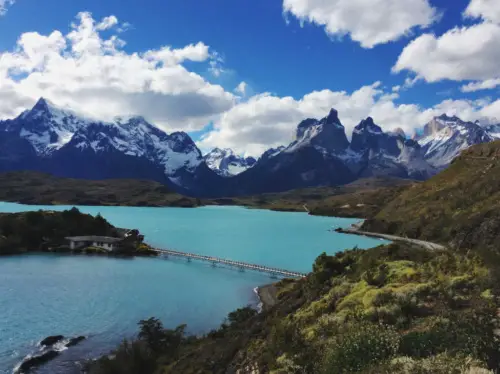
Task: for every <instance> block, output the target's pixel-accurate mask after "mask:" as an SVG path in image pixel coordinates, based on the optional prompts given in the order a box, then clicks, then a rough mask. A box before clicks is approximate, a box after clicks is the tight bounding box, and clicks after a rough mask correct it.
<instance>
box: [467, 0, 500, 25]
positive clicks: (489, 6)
mask: <svg viewBox="0 0 500 374" xmlns="http://www.w3.org/2000/svg"><path fill="white" fill-rule="evenodd" d="M464 15H465V16H467V17H472V18H483V19H485V20H488V21H492V22H497V23H500V1H498V0H471V2H470V4H469V6H468V7H467V9H466V10H465V12H464Z"/></svg>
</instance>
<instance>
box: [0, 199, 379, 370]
mask: <svg viewBox="0 0 500 374" xmlns="http://www.w3.org/2000/svg"><path fill="white" fill-rule="evenodd" d="M68 208H69V207H65V206H57V207H54V206H48V207H47V206H24V205H19V204H12V203H0V212H20V211H27V210H38V209H49V210H64V209H68ZM79 209H80V210H81V211H83V212H86V213H90V214H94V215H95V214H97V213H101V214H102V215H103V216H104V217H105V218H106V219H108V220H109V221H110V222H111V223H112V224H114V225H115V226H118V227H126V228H137V229H139V230H140V231H141V232H142V233H143V234H144V235H145V236H146V241H147V242H148V243H150V244H153V245H155V246H158V247H164V248H170V249H176V250H180V251H188V252H194V253H200V254H204V255H211V256H216V257H223V258H228V259H233V260H240V261H247V262H252V263H257V264H261V265H268V266H274V267H279V268H284V269H287V270H296V271H303V272H307V271H309V270H310V269H311V265H312V262H313V261H314V259H315V258H316V257H317V256H318V255H319V254H320V253H322V252H327V253H335V252H337V251H340V250H343V249H345V248H352V247H354V246H358V247H360V248H368V247H372V246H374V245H377V244H380V243H381V241H379V240H376V239H370V238H364V237H357V236H349V235H342V234H337V233H334V232H331V231H328V230H329V229H331V228H332V227H338V226H343V227H346V226H348V225H350V224H351V223H353V222H355V220H352V219H343V218H331V217H314V216H308V215H307V214H305V213H281V212H271V211H266V210H251V209H244V208H239V207H203V208H196V209H180V208H179V209H178V208H135V207H79ZM82 234H85V233H82ZM270 282H271V280H270V278H269V276H267V275H264V274H260V273H254V272H249V271H247V272H244V273H240V272H238V271H235V270H232V269H227V268H221V267H217V268H212V267H211V266H210V265H209V264H204V263H197V262H192V263H187V262H186V261H183V260H165V259H159V258H158V259H142V258H141V259H131V260H124V259H112V258H102V257H86V256H70V255H24V256H13V257H4V258H0V308H1V313H0V373H2V374H4V373H11V372H12V369H13V367H14V366H15V365H16V364H17V363H18V362H19V361H21V360H22V358H23V357H25V356H26V355H27V354H29V353H31V352H33V351H34V350H36V344H37V342H39V341H40V340H41V339H42V338H44V337H46V336H48V335H55V334H63V335H67V336H77V335H85V336H88V337H89V339H88V340H87V341H85V342H84V343H82V344H81V345H78V346H76V347H73V348H71V349H69V350H67V351H64V352H63V353H62V354H61V355H60V356H59V357H58V358H57V359H56V360H54V361H53V362H51V363H50V364H48V365H46V366H44V367H43V368H41V369H40V370H38V373H42V374H49V373H50V374H57V373H72V372H74V371H75V370H76V369H75V368H76V367H77V366H76V365H75V362H77V361H78V360H80V359H81V358H82V357H84V358H85V357H88V358H91V357H95V356H96V355H99V354H102V353H104V352H108V351H109V350H110V349H112V348H113V347H115V346H116V344H117V343H119V342H120V341H121V340H122V339H123V338H124V337H130V336H132V335H133V334H134V333H136V330H137V329H136V325H137V322H138V321H139V320H140V319H144V318H149V317H151V316H155V317H158V318H160V319H162V321H163V322H164V324H165V325H166V326H167V327H175V326H177V325H178V324H181V323H187V324H188V327H189V331H190V332H191V333H203V332H206V331H208V330H210V329H212V328H215V327H217V326H218V325H219V324H220V323H221V322H222V321H223V319H224V317H225V316H226V315H227V314H228V313H229V312H230V311H232V310H234V309H236V308H238V307H241V306H244V305H247V304H256V303H257V299H256V297H255V294H254V292H253V289H254V288H255V287H256V286H259V285H263V284H267V283H270Z"/></svg>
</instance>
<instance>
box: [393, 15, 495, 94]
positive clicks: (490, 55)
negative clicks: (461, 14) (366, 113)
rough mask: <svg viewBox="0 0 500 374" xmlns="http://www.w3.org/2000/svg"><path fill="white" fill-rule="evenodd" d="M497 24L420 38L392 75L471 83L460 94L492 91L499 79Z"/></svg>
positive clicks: (430, 80)
mask: <svg viewBox="0 0 500 374" xmlns="http://www.w3.org/2000/svg"><path fill="white" fill-rule="evenodd" d="M498 61H500V25H496V24H494V23H490V22H484V23H480V24H477V25H473V26H470V27H462V28H459V27H456V28H454V29H452V30H449V31H448V32H446V33H445V34H444V35H442V36H440V37H437V36H435V35H432V34H425V35H422V36H420V37H418V38H416V39H415V40H413V41H412V42H411V43H410V44H408V45H407V46H406V47H405V48H404V50H403V52H402V53H401V55H400V56H399V58H398V61H397V63H396V65H395V66H394V67H393V71H394V72H401V71H403V70H408V71H411V72H414V73H416V74H417V79H418V78H421V79H425V80H426V81H427V82H438V81H441V80H446V79H449V80H454V81H463V80H473V81H480V82H483V83H478V82H475V83H473V84H472V85H470V87H469V86H466V87H469V88H465V90H464V91H467V90H475V89H476V88H477V87H482V88H480V89H486V88H492V87H494V86H492V82H494V81H496V80H498V79H500V70H499V68H498Z"/></svg>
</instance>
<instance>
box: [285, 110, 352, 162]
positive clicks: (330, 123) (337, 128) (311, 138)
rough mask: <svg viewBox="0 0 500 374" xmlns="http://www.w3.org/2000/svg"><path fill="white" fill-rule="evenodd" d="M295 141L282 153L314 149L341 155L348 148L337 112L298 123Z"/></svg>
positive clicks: (333, 111)
mask: <svg viewBox="0 0 500 374" xmlns="http://www.w3.org/2000/svg"><path fill="white" fill-rule="evenodd" d="M296 134H297V136H296V140H295V141H294V142H293V143H292V144H290V145H289V146H288V147H287V148H286V149H285V150H284V152H294V151H296V150H297V149H300V148H303V147H308V146H312V147H316V148H317V149H318V150H319V151H321V152H324V153H331V154H334V153H342V152H344V151H345V150H346V149H347V148H348V147H349V141H348V140H347V136H346V134H345V129H344V126H343V125H342V123H341V122H340V120H339V117H338V112H337V111H336V110H335V109H331V110H330V113H329V114H328V115H327V116H326V117H324V118H322V119H321V120H319V121H318V120H315V119H312V118H309V119H306V120H304V121H302V122H301V123H299V125H298V127H297V133H296Z"/></svg>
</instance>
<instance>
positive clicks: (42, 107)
mask: <svg viewBox="0 0 500 374" xmlns="http://www.w3.org/2000/svg"><path fill="white" fill-rule="evenodd" d="M89 123H90V122H89V120H88V119H85V118H82V117H79V116H77V115H76V114H75V113H74V112H72V111H69V110H62V109H59V108H57V107H56V106H55V105H54V104H52V103H51V102H49V101H48V100H46V99H44V98H41V99H40V100H38V102H37V103H36V104H35V106H34V107H33V108H32V109H31V110H26V111H24V112H23V113H21V114H20V115H19V116H18V117H17V118H16V119H14V120H11V121H5V122H4V126H3V130H4V131H9V132H13V133H18V134H19V136H20V137H22V138H24V139H26V140H28V141H29V142H30V143H31V144H32V145H33V147H34V148H35V150H36V152H37V154H38V155H49V154H51V153H52V152H54V151H56V150H58V149H60V148H61V147H63V146H64V145H65V144H67V143H68V142H69V141H70V140H71V138H72V136H73V134H74V133H75V132H76V131H77V130H78V129H79V128H81V127H83V126H87V125H88V124H89Z"/></svg>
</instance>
